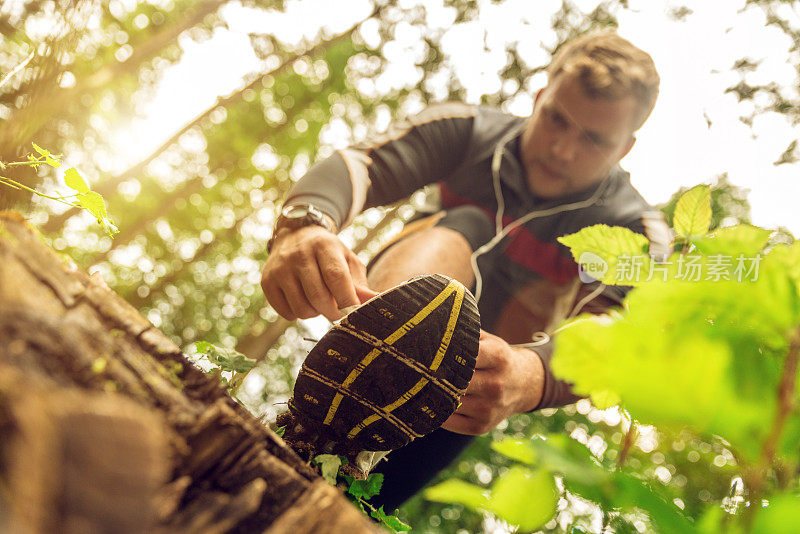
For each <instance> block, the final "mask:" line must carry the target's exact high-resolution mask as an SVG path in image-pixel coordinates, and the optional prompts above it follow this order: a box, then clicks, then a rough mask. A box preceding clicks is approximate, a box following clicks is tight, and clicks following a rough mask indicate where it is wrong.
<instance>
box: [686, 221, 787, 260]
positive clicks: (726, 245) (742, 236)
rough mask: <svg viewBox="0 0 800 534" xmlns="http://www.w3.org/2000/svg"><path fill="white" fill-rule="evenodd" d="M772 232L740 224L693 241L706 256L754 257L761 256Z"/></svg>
mask: <svg viewBox="0 0 800 534" xmlns="http://www.w3.org/2000/svg"><path fill="white" fill-rule="evenodd" d="M771 233H772V232H771V231H770V230H766V229H764V228H759V227H758V226H751V225H749V224H740V225H736V226H729V227H726V228H720V229H719V230H717V231H715V232H713V233H712V234H710V235H708V236H706V237H702V238H700V239H696V240H694V241H693V243H694V245H695V246H696V247H697V250H698V251H699V252H702V253H703V254H705V255H706V256H711V255H714V254H724V255H727V256H731V257H732V259H733V260H735V259H736V256H738V255H740V254H741V255H742V256H745V257H753V256H756V255H757V254H759V253H760V252H761V251H762V250H763V249H764V247H765V246H766V244H767V241H768V240H769V236H770V234H771Z"/></svg>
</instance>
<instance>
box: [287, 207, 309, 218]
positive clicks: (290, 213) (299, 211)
mask: <svg viewBox="0 0 800 534" xmlns="http://www.w3.org/2000/svg"><path fill="white" fill-rule="evenodd" d="M306 215H308V208H307V207H306V206H290V207H289V209H287V210H286V211H284V213H283V216H284V217H286V218H287V219H302V218H303V217H305V216H306Z"/></svg>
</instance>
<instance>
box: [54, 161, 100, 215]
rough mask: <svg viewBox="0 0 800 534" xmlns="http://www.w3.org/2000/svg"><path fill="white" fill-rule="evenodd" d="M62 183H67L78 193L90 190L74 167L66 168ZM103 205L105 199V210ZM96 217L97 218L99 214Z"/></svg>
mask: <svg viewBox="0 0 800 534" xmlns="http://www.w3.org/2000/svg"><path fill="white" fill-rule="evenodd" d="M64 183H65V184H67V187H69V188H70V189H74V190H75V191H77V192H78V193H84V194H86V193H88V192H89V191H91V190H90V189H89V186H88V185H86V181H85V180H84V179H83V176H81V175H80V173H79V172H78V170H77V169H76V168H74V167H71V168H69V169H67V171H66V172H65V173H64ZM95 194H96V195H97V196H98V197H100V199H101V200H102V198H103V197H101V196H100V194H99V193H95ZM105 206H106V204H105V201H103V210H104V211H105ZM90 211H91V210H90ZM93 213H94V212H93ZM97 217H98V218H99V216H97Z"/></svg>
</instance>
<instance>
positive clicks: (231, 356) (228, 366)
mask: <svg viewBox="0 0 800 534" xmlns="http://www.w3.org/2000/svg"><path fill="white" fill-rule="evenodd" d="M194 348H195V350H196V351H197V352H198V353H199V354H205V355H206V357H207V358H208V359H209V361H211V363H213V364H214V365H217V366H219V368H220V369H222V370H223V371H234V372H237V373H246V372H247V371H249V370H250V369H252V368H253V367H255V366H256V363H257V362H256V360H254V359H252V358H248V357H247V356H245V355H244V354H242V353H241V352H238V351H236V350H234V349H228V348H225V347H217V346H215V345H212V344H211V343H208V342H206V341H197V342H196V343H195V344H194Z"/></svg>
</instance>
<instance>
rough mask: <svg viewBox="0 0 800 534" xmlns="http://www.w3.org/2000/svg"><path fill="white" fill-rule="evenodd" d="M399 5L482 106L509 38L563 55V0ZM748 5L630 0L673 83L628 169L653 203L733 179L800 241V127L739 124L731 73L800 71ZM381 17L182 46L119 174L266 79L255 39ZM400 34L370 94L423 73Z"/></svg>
mask: <svg viewBox="0 0 800 534" xmlns="http://www.w3.org/2000/svg"><path fill="white" fill-rule="evenodd" d="M400 3H401V5H412V4H423V5H425V6H426V9H427V10H428V19H427V21H428V24H429V25H430V26H432V27H439V28H442V29H443V30H444V31H445V35H444V38H443V41H442V46H443V49H444V51H445V53H447V54H448V55H450V58H451V62H452V65H453V67H454V69H455V72H456V75H457V76H458V77H459V78H460V80H461V82H462V84H463V85H464V86H465V87H467V88H469V90H468V93H467V97H466V98H467V101H470V102H477V101H478V100H479V98H480V95H481V94H484V93H487V92H494V91H497V90H498V89H499V87H500V86H499V81H498V76H497V72H498V71H499V70H500V69H501V68H502V67H503V65H504V63H505V52H504V43H505V42H507V41H508V40H513V41H516V42H517V50H518V52H519V53H520V54H521V55H522V56H523V57H524V58H525V59H526V60H527V61H529V62H530V63H531V64H533V65H535V64H539V63H542V62H544V61H545V60H546V58H547V57H548V56H547V53H546V52H545V49H544V48H543V46H547V47H552V46H553V44H555V43H554V42H553V39H554V35H553V32H552V31H550V29H549V26H550V20H551V16H552V14H553V13H555V12H556V11H557V9H558V8H559V7H560V4H561V2H560V0H536V1H535V2H532V1H530V0H506V1H505V2H503V3H502V4H493V3H492V2H490V1H489V0H481V1H479V4H480V6H481V7H480V17H479V19H478V20H477V21H476V22H473V23H467V24H460V25H456V26H453V25H452V22H453V11H452V10H449V9H447V8H444V7H442V6H441V4H442V2H441V0H438V1H436V0H408V1H405V0H401V2H400ZM576 3H577V4H578V5H579V7H581V8H582V9H584V10H586V11H588V10H591V9H593V8H594V7H595V6H596V5H597V1H596V0H594V1H591V0H579V1H577V2H576ZM744 3H745V0H713V1H708V0H686V1H683V2H676V1H657V0H656V1H654V0H630V2H629V5H630V9H629V10H622V11H621V12H620V13H619V16H618V20H619V29H618V33H619V34H620V35H622V36H623V37H625V38H627V39H629V40H630V41H631V42H633V43H634V44H636V45H637V46H639V47H640V48H642V49H644V50H646V51H647V52H649V53H650V54H651V56H652V57H653V59H654V61H655V63H656V66H657V68H658V70H659V73H660V76H661V90H660V95H659V100H658V102H657V104H656V107H655V109H654V111H653V113H652V115H651V117H650V119H649V120H648V122H647V123H646V124H645V126H644V127H643V128H642V129H641V130H640V131H639V132H638V134H637V142H636V145H635V146H634V148H633V150H632V151H631V153H630V154H629V155H628V156H626V158H625V159H624V160H623V162H622V165H623V167H624V168H625V169H626V170H628V171H630V172H631V176H632V178H631V179H632V182H633V184H634V186H635V187H636V188H637V189H638V190H639V191H640V192H641V193H642V195H643V196H644V197H645V199H646V200H647V201H649V202H650V203H652V204H657V203H661V202H664V201H666V200H667V199H668V198H669V197H670V195H671V194H672V193H674V192H675V191H677V190H678V189H679V188H680V187H691V186H693V185H696V184H698V183H711V182H713V181H714V179H715V177H716V176H717V175H719V174H720V173H722V172H728V176H729V180H730V181H731V183H733V184H735V185H739V186H742V187H745V188H747V189H749V190H750V194H749V200H750V203H751V205H752V218H753V222H754V223H755V224H757V225H760V226H765V227H767V228H776V227H778V226H784V227H787V228H788V229H789V230H790V231H791V232H792V233H793V234H794V235H796V236H800V209H797V208H796V204H795V203H796V202H797V198H798V193H800V166H798V164H792V165H781V166H775V165H773V162H774V161H776V160H777V159H778V157H779V156H780V154H781V153H782V152H783V151H784V150H785V149H786V147H787V145H788V143H789V141H790V140H791V139H793V138H794V136H796V132H795V131H793V130H795V129H794V128H793V127H792V125H791V124H789V123H788V122H787V121H786V120H785V119H784V118H783V117H781V116H778V115H775V114H771V115H770V114H768V115H762V116H759V117H758V118H757V119H756V120H755V121H754V123H753V128H752V129H751V128H749V127H748V126H746V125H745V124H743V123H742V122H741V121H740V120H739V118H740V117H741V116H744V115H748V114H749V113H750V112H751V111H752V104H748V103H738V102H737V101H736V97H735V96H734V95H733V94H726V93H725V89H726V88H727V87H730V86H732V85H735V84H736V83H738V81H739V77H738V76H739V75H738V74H736V73H734V72H732V71H731V67H732V65H733V63H734V61H735V60H737V59H739V58H741V57H749V58H750V59H751V60H753V61H754V62H760V64H759V68H758V69H756V71H754V72H752V73H749V74H748V77H747V81H748V82H749V83H751V84H756V83H764V82H768V81H774V82H777V83H778V84H780V85H782V86H785V87H789V88H792V87H793V86H794V87H796V86H797V80H796V77H797V72H796V71H795V69H794V68H793V67H792V65H790V64H789V62H788V61H787V57H788V56H787V54H786V50H787V49H788V47H789V46H790V43H789V41H788V38H787V37H786V36H784V35H783V34H782V33H781V32H780V31H779V30H777V29H775V28H767V27H765V15H764V13H763V12H762V11H761V10H760V9H757V8H749V9H747V10H743V7H744ZM681 5H686V6H688V7H689V8H690V9H691V10H692V12H691V13H690V14H689V15H688V16H686V17H685V18H684V19H683V20H682V21H676V20H673V19H670V18H669V17H668V16H666V13H667V11H669V10H670V9H672V8H676V7H679V6H681ZM785 8H786V10H787V14H788V15H789V16H793V17H794V21H795V22H796V23H797V24H798V25H800V20H799V19H800V15H799V14H798V11H797V8H796V7H795V8H794V9H795V11H794V12H793V13H792V12H791V9H792V7H791V6H789V5H785ZM370 10H371V4H370V3H369V2H368V1H365V0H346V1H345V0H341V1H338V2H330V1H329V0H299V1H287V9H286V12H285V13H275V12H272V13H264V12H254V11H252V10H248V9H245V8H243V7H241V6H240V5H236V4H233V5H230V6H226V7H225V8H224V10H223V12H222V13H223V17H224V18H225V20H226V22H227V24H228V28H220V29H218V30H217V31H216V32H215V34H214V36H213V37H212V38H211V39H209V40H206V41H204V42H201V43H198V42H195V41H191V40H190V39H188V38H182V39H181V46H182V47H183V49H184V54H183V57H182V59H181V61H180V62H179V63H178V64H177V65H176V66H174V67H171V68H170V69H169V70H168V71H167V72H166V74H165V75H164V77H163V79H162V81H161V82H160V85H159V87H158V90H157V91H156V94H155V96H154V98H153V99H152V100H151V101H149V102H147V103H146V104H145V105H144V106H143V107H142V110H141V111H142V116H141V117H139V118H136V119H134V120H133V121H132V122H131V123H129V124H125V125H121V126H120V127H119V128H118V129H117V130H116V133H115V140H116V143H115V144H116V146H124V147H128V149H127V152H125V153H123V154H120V155H119V157H118V159H117V161H118V164H119V166H120V168H124V167H125V166H127V165H129V164H130V163H134V162H136V161H137V160H139V159H141V158H142V157H144V156H146V155H147V154H148V153H149V152H150V151H151V150H152V149H154V148H155V147H157V146H158V145H159V144H160V143H161V142H163V141H164V140H165V139H167V138H168V137H169V136H171V135H172V133H174V132H175V131H176V130H178V129H180V128H181V127H182V126H183V125H184V124H186V123H187V122H189V121H191V120H192V119H193V118H194V117H195V116H197V115H199V114H200V113H202V112H203V111H204V110H205V109H207V108H208V107H209V106H210V105H212V104H213V102H214V100H215V99H216V98H217V97H218V96H224V95H227V94H229V93H231V92H233V91H235V90H237V89H238V88H240V87H241V86H242V85H243V83H244V82H243V80H244V77H245V76H246V75H248V74H250V73H254V72H258V71H259V70H262V69H263V66H262V65H261V63H260V61H259V60H258V59H257V58H256V57H255V55H254V53H253V51H252V49H251V47H250V41H249V38H248V32H260V33H261V32H268V33H272V34H274V35H275V36H276V37H277V38H278V39H280V40H281V41H283V42H286V43H296V42H298V40H299V39H301V38H306V39H310V38H313V37H314V35H315V34H316V32H317V30H318V28H319V27H320V26H321V25H325V27H326V28H328V30H329V31H330V32H333V33H338V32H342V31H345V30H347V29H348V28H349V27H350V26H351V25H352V24H353V23H354V22H355V21H358V20H360V19H362V18H364V17H365V16H366V15H367V14H368V13H369V12H370ZM785 15H786V14H785ZM403 32H405V34H404V33H403ZM371 33H374V27H371V26H370V25H367V26H366V27H365V28H364V36H365V38H366V40H367V42H368V43H369V41H370V39H371ZM400 35H401V36H403V35H405V38H406V39H407V41H408V45H403V43H402V42H401V43H398V44H396V45H394V46H393V47H392V48H391V49H387V50H385V53H386V55H387V57H388V58H389V59H390V66H389V68H388V69H387V71H386V73H385V74H384V75H383V77H382V78H380V79H378V80H375V83H374V85H371V86H370V87H365V88H364V89H365V90H373V91H379V90H381V89H385V88H387V87H392V86H397V85H402V84H403V83H405V81H406V80H407V79H409V77H413V76H415V70H414V60H415V57H416V55H417V53H418V52H419V50H418V49H417V48H415V47H414V46H412V44H411V43H413V42H414V41H415V37H417V35H416V34H415V30H414V29H413V27H412V26H410V25H407V26H406V27H404V28H401V30H400ZM484 39H485V44H486V47H484ZM545 82H546V80H545V78H544V76H541V77H539V78H535V79H533V80H531V85H532V87H533V90H532V91H531V93H530V94H524V95H520V96H519V97H518V98H516V99H515V100H513V101H512V102H510V103H509V111H510V112H513V113H515V114H518V115H521V116H525V115H527V114H529V113H530V111H531V109H532V103H533V100H532V95H533V93H534V92H535V89H536V88H538V87H541V86H542V85H543V84H544V83H545ZM791 90H793V91H796V89H791ZM324 139H325V140H326V141H328V142H331V143H332V144H333V145H339V146H335V147H336V148H340V147H342V146H343V145H344V144H346V141H345V140H343V139H340V137H338V136H337V134H336V131H335V129H330V130H329V131H328V132H327V137H324Z"/></svg>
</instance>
